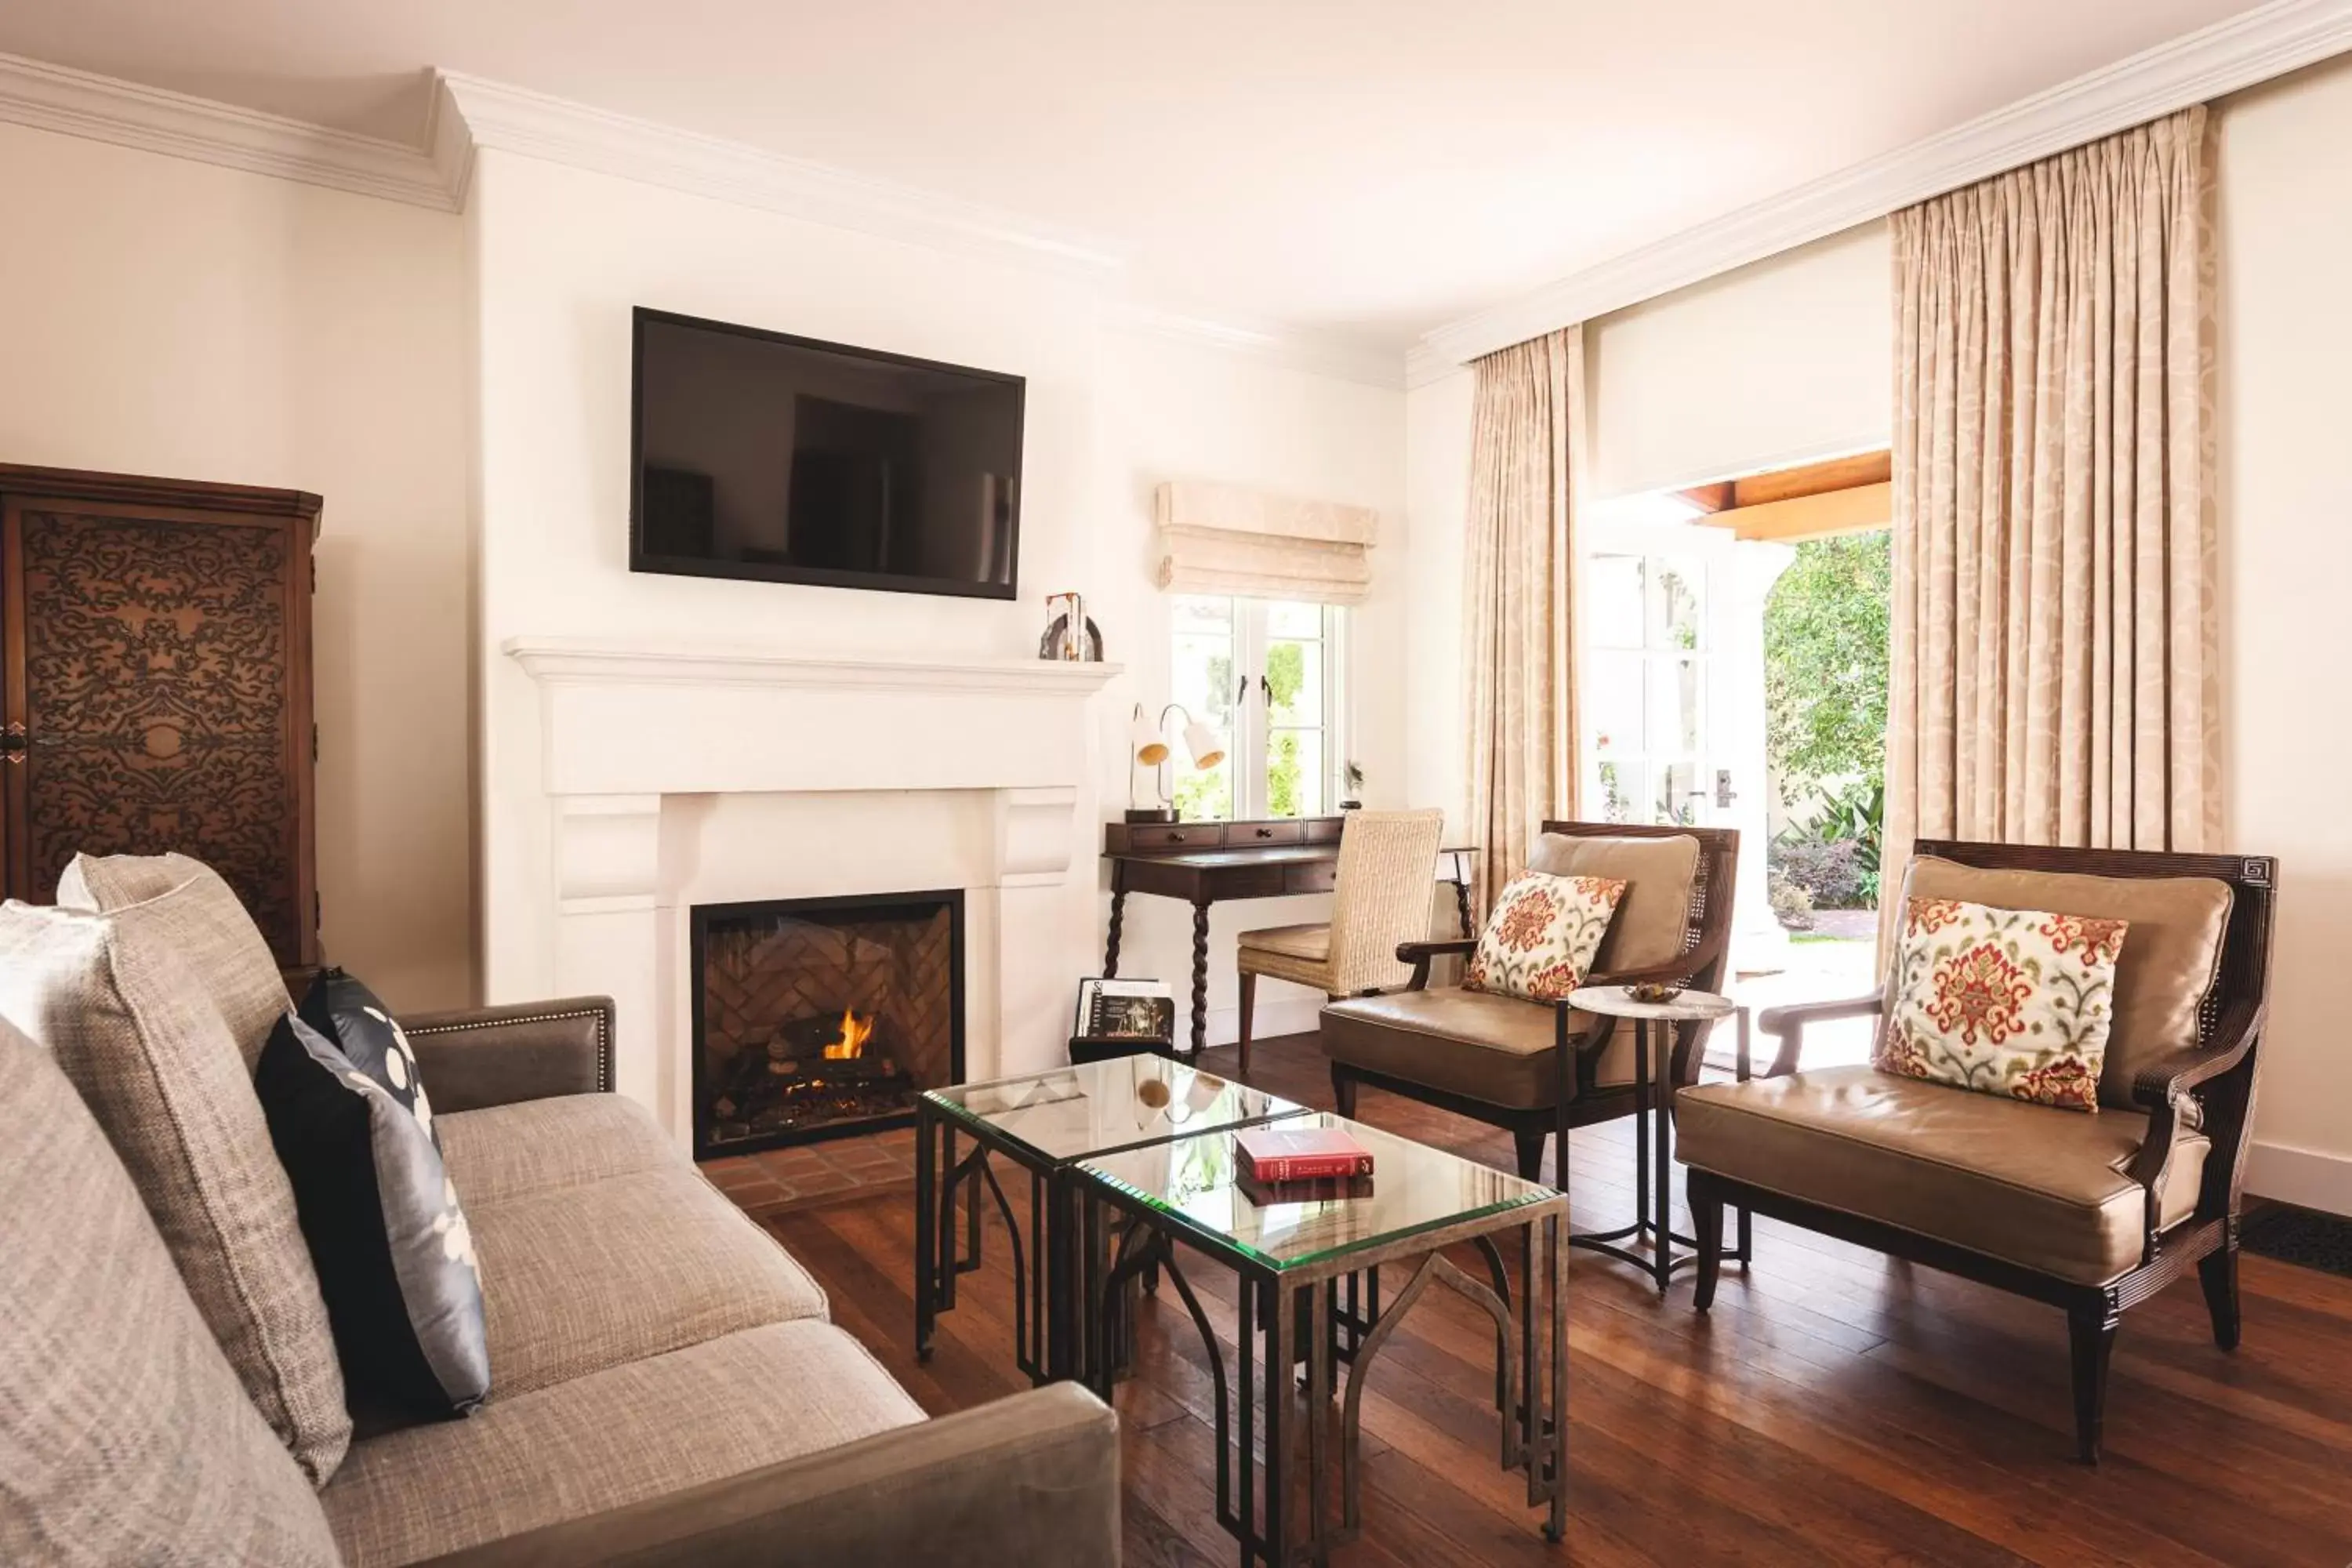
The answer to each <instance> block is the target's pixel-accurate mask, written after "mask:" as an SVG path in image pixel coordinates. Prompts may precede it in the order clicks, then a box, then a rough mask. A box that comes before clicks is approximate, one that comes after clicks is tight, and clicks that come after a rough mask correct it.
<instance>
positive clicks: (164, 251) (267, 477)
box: [0, 125, 474, 1010]
mask: <svg viewBox="0 0 2352 1568" xmlns="http://www.w3.org/2000/svg"><path fill="white" fill-rule="evenodd" d="M0 210H5V212H6V213H7V215H8V226H9V233H10V239H9V241H8V243H7V244H6V245H5V246H0V300H5V301H7V304H6V307H5V321H6V330H5V334H0V354H5V363H6V374H5V376H0V458H5V460H7V461H11V462H21V463H40V464H48V465H52V466H58V467H65V468H99V469H107V470H112V471H116V472H123V473H134V474H155V475H163V476H167V477H172V478H178V479H215V480H227V481H232V482H236V483H244V484H257V485H276V486H286V487H290V488H294V489H307V490H313V491H316V492H318V493H319V494H320V495H322V496H324V497H325V498H326V509H325V512H324V515H323V518H322V529H321V532H320V539H319V542H318V562H319V595H318V600H317V605H316V628H315V633H314V637H315V644H316V649H317V674H318V696H317V706H318V718H319V726H320V744H321V749H320V761H319V773H318V784H319V882H320V897H321V900H322V903H323V905H324V910H325V925H324V936H325V942H326V951H327V954H328V956H329V958H330V959H331V960H332V961H334V962H336V963H342V964H345V965H347V966H349V967H350V968H351V969H352V971H353V972H354V973H358V974H360V975H362V977H364V978H365V979H366V980H367V981H368V983H369V984H371V985H373V986H374V987H375V988H376V989H377V990H378V991H379V992H381V993H382V994H383V996H384V997H385V998H386V1000H388V1001H390V1002H391V1003H392V1004H393V1005H395V1006H398V1007H404V1008H409V1009H413V1010H424V1009H428V1008H433V1007H439V1006H451V1005H462V1004H464V1003H466V1002H467V1001H468V1000H469V999H470V998H471V996H472V994H473V990H474V980H473V970H472V962H471V940H470V931H471V929H472V911H471V903H470V894H469V887H468V855H469V845H468V822H467V795H466V763H467V744H468V733H467V702H466V676H465V668H466V666H465V647H466V644H465V619H466V575H467V569H466V531H465V490H464V484H465V439H466V436H465V411H464V407H463V402H462V397H463V388H464V374H463V353H462V349H463V342H464V321H465V317H464V292H463V287H462V282H463V274H462V268H461V266H460V259H459V258H460V235H459V229H458V224H457V219H456V218H454V217H452V216H448V215H446V214H439V213H431V212H425V211H423V210H421V209H418V208H415V207H409V206H402V205H395V204H393V203H390V202H382V201H374V200H371V199H369V198H366V197H362V196H354V195H344V194H341V193H339V192H333V191H325V190H320V189H317V188H314V187H312V186H309V185H300V184H291V183H289V182H287V181H282V180H275V179H270V178H267V177H264V176H261V175H256V174H242V173H238V172H236V171H232V170H227V169H222V168H216V167H214V166H212V165H209V164H204V163H189V162H185V161H183V160H180V159H175V158H165V157H160V156H157V155H155V154H152V153H140V152H134V151H131V150H129V149H126V148H119V147H113V146H109V145H106V144H103V143H100V142H86V141H81V140H79V139H76V138H73V137H68V136H59V135H53V134H50V133H47V132H38V131H30V130H25V129H22V128H20V127H17V126H13V125H0Z"/></svg>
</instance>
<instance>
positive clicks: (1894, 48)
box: [0, 0, 2251, 347]
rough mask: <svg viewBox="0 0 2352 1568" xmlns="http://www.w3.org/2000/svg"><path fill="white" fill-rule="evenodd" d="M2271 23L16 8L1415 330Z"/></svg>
mask: <svg viewBox="0 0 2352 1568" xmlns="http://www.w3.org/2000/svg"><path fill="white" fill-rule="evenodd" d="M2250 8H2251V0H1897V3H1893V4H1890V3H1889V0H1761V3H1759V0H1679V3H1678V4H1674V5H1661V4H1648V5H1643V4H1633V3H1629V0H1551V3H1549V4H1547V3H1544V0H1451V3H1449V4H1434V3H1432V0H1159V3H1158V4H1155V5H1139V4H1136V3H1135V0H826V3H819V0H395V3H387V0H195V3H194V4H191V3H190V0H14V3H12V4H10V5H6V6H5V7H0V51H5V52H8V53H14V54H21V55H28V56H31V57H33V58H38V59H45V60H49V61H52V62H55V63H58V64H60V65H66V66H72V67H76V68H80V69H83V70H89V71H96V72H100V73H102V74H105V75H109V76H116V77H121V78H126V79H130V80H132V81H137V82H142V83H146V84H149V85H152V86H156V87H163V88H169V89H175V90H178V91H182V92H188V93H194V94H196V95H198V96H201V97H205V98H212V99H217V100H224V101H226V102H230V103H235V104H240V105H244V106H246V107H248V108H253V109H260V110H269V111H272V112H275V113H278V114H284V115H289V116H292V117H294V118H297V119H300V120H307V121H316V122H319V123H322V124H326V125H331V126H335V127H338V128H340V129H343V130H348V131H356V132H365V133H369V134H373V135H377V136H383V137H387V138H391V139H394V140H397V141H404V142H412V143H415V142H421V139H422V136H423V132H424V123H425V108H426V104H427V102H428V101H429V96H430V94H429V71H430V70H431V68H436V67H438V68H445V69H448V70H454V71H462V72H467V73H469V74H472V75H475V76H480V77H487V78H489V79H494V80H498V81H503V82H508V83H511V84H514V85H516V86H520V87H526V88H530V89H536V90H538V91H541V92H546V93H551V94H554V95H556V96H558V97H562V98H567V99H572V100H577V101H580V102H583V103H587V104H592V105H594V106H597V107H599V108H604V109H609V110H617V111H620V112H623V113H626V114H631V115H635V116H638V117H640V118H643V119H646V120H651V121H659V122H662V123H665V124H669V125H675V126H678V127H682V128H684V129H688V130H692V131H698V132H705V133H707V134H710V135H715V136H722V137H727V138H730V139H733V140H736V141H740V142H748V143H751V144H752V145H754V146H759V147H763V148H767V149H770V150H772V151H775V152H779V153H788V154H791V155H793V156H794V157H798V158H804V159H810V160H814V161H815V162H819V163H830V164H833V165H835V166H836V167H839V168H842V169H845V170H847V171H850V172H853V173H856V174H864V175H866V176H869V177H875V178H880V179H886V180H892V181H897V182H900V183H903V184H909V185H914V186H918V187H921V188H925V189H929V190H932V191H937V192H942V193H948V194H951V195H957V196H960V197H962V198H964V199H965V200H968V201H974V202H979V203H983V204H986V205H992V206H997V207H1002V208H1004V209H1008V210H1010V211H1013V212H1016V213H1020V214H1024V215H1027V216H1032V217H1034V218H1036V219H1040V220H1044V221H1045V223H1047V224H1050V225H1052V226H1055V227H1057V228H1061V229H1065V230H1076V231H1078V232H1080V233H1085V234H1089V235H1093V236H1097V237H1100V238H1101V239H1102V240H1103V241H1104V242H1105V243H1106V245H1107V246H1108V247H1109V248H1112V249H1114V250H1118V251H1120V252H1123V253H1125V254H1126V255H1128V256H1129V258H1130V266H1131V269H1132V271H1133V274H1134V276H1135V279H1136V281H1137V285H1138V287H1139V289H1140V290H1141V291H1143V292H1144V293H1146V294H1148V295H1150V296H1151V297H1153V298H1155V299H1158V300H1164V301H1171V302H1174V303H1177V304H1180V305H1182V306H1186V307H1191V308H1199V309H1203V310H1215V311H1223V312H1231V313H1236V314H1239V315H1241V316H1244V317H1247V318H1252V319H1255V320H1257V321H1265V322H1279V323H1282V324H1284V325H1286V326H1293V327H1298V328H1307V329H1318V330H1322V331H1335V332H1341V333H1346V334H1349V335H1350V336H1354V337H1358V338H1360V339H1361V340H1363V341H1365V342H1376V343H1381V344H1384V345H1390V346H1396V347H1402V345H1403V344H1404V343H1405V342H1408V341H1410V340H1411V339H1412V337H1413V336H1414V335H1415V334H1417V333H1419V332H1420V331H1424V330H1426V329H1428V328H1430V327H1432V326H1434V325H1437V324H1439V323H1441V322H1444V321H1450V320H1453V319H1454V318H1457V317H1460V316H1462V315H1464V314H1465V313H1467V312H1469V311H1472V310H1478V309H1480V308H1482V307H1485V306H1487V305H1490V304H1493V303H1495V302H1496V301H1497V300H1503V299H1506V298H1508V297H1510V296H1512V295H1515V294H1517V293H1520V292H1522V291H1524V290H1527V289H1531V288H1534V287H1536V286H1538V285H1540V284H1542V283H1545V282H1548V281H1549V280H1551V279H1555V278H1559V277H1561V276H1563V275H1565V274H1568V273H1570V272H1573V271H1576V270H1578V269H1580V268H1585V267H1588V266H1591V265H1592V264H1593V263H1596V262H1599V261H1601V260H1604V259H1607V258H1610V257H1612V256H1616V255H1619V254H1622V252H1625V251H1627V250H1630V249H1633V248H1634V247H1638V246H1641V245H1643V244H1646V243H1648V242H1649V241H1652V240H1654V239H1657V238H1659V237H1663V236H1664V235H1667V234H1671V233H1674V232H1675V231H1677V230H1680V229H1684V228H1686V227H1689V226H1692V225H1695V224H1697V223H1701V222H1704V221H1706V219H1709V218H1712V217H1716V216H1720V215H1721V214H1723V213H1725V212H1727V211H1729V210H1731V209H1733V208H1735V207H1738V206H1740V205H1745V204H1747V203H1748V202H1752V201H1754V200H1757V199H1758V198H1759V197H1762V196H1766V195H1771V194H1773V193H1775V192H1778V191H1780V190H1783V189H1786V188H1788V187H1790V186H1791V185H1795V184H1801V183H1802V182H1804V181H1806V180H1809V179H1812V178H1814V177H1816V176H1819V175H1822V174H1828V173H1831V172H1832V171H1834V170H1837V169H1841V168H1843V167H1845V166H1847V165H1849V164H1853V163H1859V162H1861V161H1862V160H1864V159H1865V158H1869V157H1872V156H1874V155H1875V154H1878V153H1886V152H1890V151H1892V150H1894V149H1895V148H1898V147H1901V146H1904V145H1906V144H1908V143H1910V142H1916V141H1917V140H1919V139H1920V138H1922V137H1925V136H1928V135H1931V134H1933V133H1935V132H1938V131H1942V130H1945V129H1948V128H1949V127H1951V126H1954V125H1957V124H1959V123H1961V122H1963V121H1969V120H1970V119H1973V118H1975V117H1976V116H1978V115H1979V114H1983V113H1985V112H1987V111H1989V110H1994V109H1997V108H2000V107H2001V106H2002V105H2004V104H2007V103H2010V102H2012V101H2014V100H2017V99H2020V98H2023V97H2025V96H2027V95H2029V94H2032V93H2034V92H2037V91H2040V90H2042V89H2045V88H2049V87H2052V86H2054V85H2056V84H2058V83H2059V82H2062V81H2064V80H2067V79H2070V78H2073V77H2076V76H2079V75H2081V74H2083V73H2084V72H2085V71H2089V70H2093V69H2095V68H2098V67H2100V66H2103V65H2105V64H2108V63H2110V62H2112V61H2115V60H2117V59H2120V58H2124V57H2126V56H2128V55H2131V54H2134V53H2137V52H2138V51H2139V50H2141V49H2144V48H2147V47H2150V46H2151V45H2154V44H2158V43H2160V42H2163V41H2164V40H2166V39H2168V38H2170V37H2176V36H2178V35H2179V34H2181V33H2185V32H2189V31H2191V30H2193V29H2195V28H2198V27H2200V26H2205V25H2207V24H2209V23H2212V22H2215V21H2219V20H2221V18H2223V17H2225V16H2232V15H2235V14H2237V13H2239V12H2241V11H2243V10H2247V9H2250Z"/></svg>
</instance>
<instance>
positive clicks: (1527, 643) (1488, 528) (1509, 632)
mask: <svg viewBox="0 0 2352 1568" xmlns="http://www.w3.org/2000/svg"><path fill="white" fill-rule="evenodd" d="M1476 370H1477V384H1476V388H1475V395H1474V401H1473V405H1472V415H1471V418H1472V434H1471V447H1470V510H1469V540H1468V549H1467V552H1466V554H1465V562H1464V567H1463V625H1464V627H1465V642H1464V646H1463V666H1464V670H1465V685H1466V691H1465V712H1466V714H1467V715H1468V721H1469V733H1470V758H1469V769H1468V775H1469V803H1468V809H1467V811H1466V812H1465V816H1464V823H1465V827H1466V829H1467V831H1468V833H1469V835H1470V837H1471V839H1472V841H1473V842H1475V843H1476V844H1477V846H1478V849H1479V853H1478V856H1477V859H1478V866H1477V878H1476V883H1477V898H1478V900H1479V907H1480V908H1482V909H1483V908H1484V907H1485V906H1486V900H1490V899H1491V898H1493V896H1494V894H1495V893H1496V891H1497V890H1498V889H1501V887H1502V886H1503V884H1504V883H1505V882H1507V881H1508V880H1509V879H1511V878H1512V877H1514V876H1516V875H1517V873H1518V872H1519V870H1520V869H1521V868H1523V867H1524V866H1526V864H1527V859H1528V846H1529V845H1530V844H1531V843H1532V842H1533V841H1534V839H1535V837H1536V835H1537V832H1538V825H1539V824H1540V823H1541V822H1542V821H1543V820H1544V818H1546V817H1548V816H1562V817H1565V816H1574V815H1575V813H1576V796H1577V778H1576V770H1575V763H1574V748H1575V735H1576V681H1575V670H1574V663H1573V648H1572V638H1571V637H1570V619H1571V615H1572V606H1573V605H1574V604H1575V599H1574V597H1573V595H1574V593H1575V588H1576V577H1575V558H1576V550H1575V537H1574V521H1575V511H1576V506H1575V500H1576V497H1575V485H1576V482H1577V476H1578V473H1579V470H1580V468H1581V467H1582V458H1583V452H1584V445H1583V432H1584V329H1583V328H1582V327H1580V326H1577V327H1569V328H1565V329H1563V330H1562V331H1557V332H1551V333H1548V334H1547V335H1545V336H1543V337H1540V338H1536V339H1533V340H1531V341H1529V342H1524V343H1519V344H1517V345H1515V346H1514V347H1511V348H1507V349H1504V350H1503V351H1501V352H1500V353H1493V354H1489V355H1487V356H1486V358H1484V359H1482V360H1480V361H1478V362H1477V366H1476Z"/></svg>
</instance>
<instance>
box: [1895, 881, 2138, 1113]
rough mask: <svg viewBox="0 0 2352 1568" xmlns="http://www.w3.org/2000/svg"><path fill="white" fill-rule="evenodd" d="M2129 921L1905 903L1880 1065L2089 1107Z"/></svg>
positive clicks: (1953, 903)
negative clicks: (2118, 963)
mask: <svg viewBox="0 0 2352 1568" xmlns="http://www.w3.org/2000/svg"><path fill="white" fill-rule="evenodd" d="M2125 930H2126V924H2125V922H2124V921H2115V920H2097V919H2093V918H2091V917H2089V916H2084V915H2059V914H2048V913H2044V912H2042V911H2040V910H1997V909H1993V908H1990V906H1988V905H1985V904H1971V903H1966V902H1963V901H1962V900H1958V899H1916V898H1915V899H1912V900H1909V901H1908V902H1907V903H1906V905H1905V906H1904V911H1903V934H1902V939H1901V941H1900V942H1897V943H1896V946H1895V973H1894V975H1893V977H1892V979H1891V981H1890V983H1889V997H1888V1003H1889V1005H1888V1007H1887V1014H1886V1026H1885V1029H1884V1030H1883V1031H1881V1033H1880V1035H1879V1040H1878V1048H1877V1052H1876V1054H1875V1056H1874V1063H1875V1065H1876V1066H1877V1068H1878V1069H1879V1070H1880V1071H1881V1072H1889V1073H1895V1074H1898V1075H1900V1076H1902V1077H1904V1078H1918V1079H1928V1080H1929V1081H1931V1082H1934V1083H1945V1084H1949V1085H1951V1086H1952V1087H1953V1088H1955V1089H1975V1090H1977V1091H1978V1092H1979V1093H1982V1094H2005V1095H2009V1096H2011V1097H2012V1098H2013V1099H2017V1100H2032V1102H2034V1103H2035V1104H2037V1105H2053V1106H2059V1107H2062V1108H2063V1109H2065V1110H2088V1111H2094V1112H2095V1111H2096V1110H2098V1109H2099V1068H2100V1066H2101V1064H2102V1063H2103V1062H2104V1061H2105V1059H2106V1054H2107V1030H2108V1027H2109V1026H2110V1025H2111V1024H2112V1022H2113V1021H2114V1016H2115V1002H2116V960H2117V959H2119V958H2120V957H2122V955H2123V950H2124V931H2125Z"/></svg>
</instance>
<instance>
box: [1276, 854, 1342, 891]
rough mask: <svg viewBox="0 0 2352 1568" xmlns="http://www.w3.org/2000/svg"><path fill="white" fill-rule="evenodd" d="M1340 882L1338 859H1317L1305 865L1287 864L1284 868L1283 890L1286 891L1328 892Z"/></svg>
mask: <svg viewBox="0 0 2352 1568" xmlns="http://www.w3.org/2000/svg"><path fill="white" fill-rule="evenodd" d="M1337 886H1339V863H1338V862H1337V861H1332V860H1315V861H1310V862H1308V863H1307V865H1304V866H1286V867H1284V868H1283V870H1282V890H1283V891H1284V892H1286V893H1328V892H1329V891H1330V890H1331V889H1333V888H1335V887H1337Z"/></svg>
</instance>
